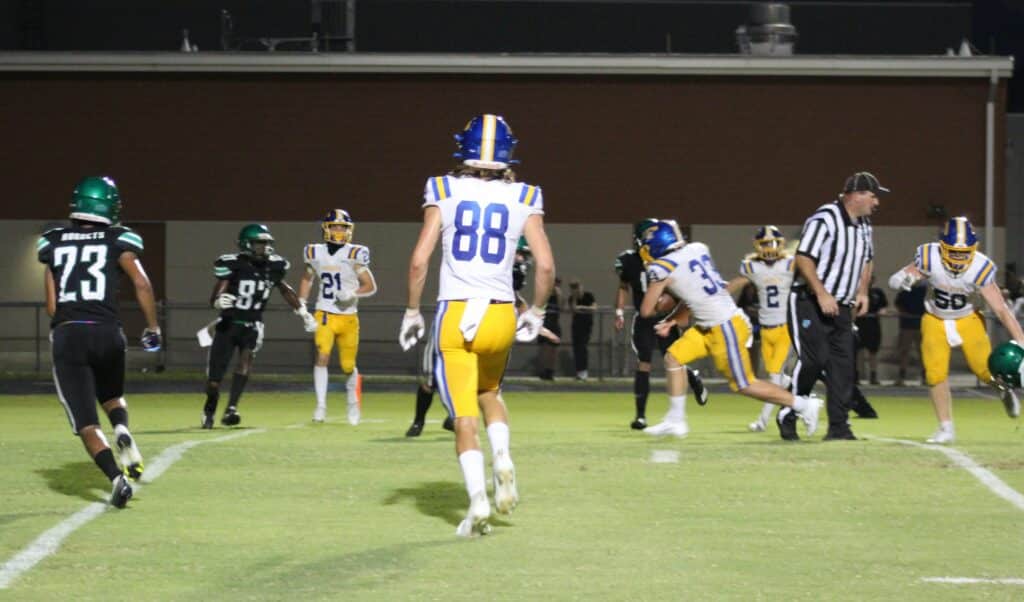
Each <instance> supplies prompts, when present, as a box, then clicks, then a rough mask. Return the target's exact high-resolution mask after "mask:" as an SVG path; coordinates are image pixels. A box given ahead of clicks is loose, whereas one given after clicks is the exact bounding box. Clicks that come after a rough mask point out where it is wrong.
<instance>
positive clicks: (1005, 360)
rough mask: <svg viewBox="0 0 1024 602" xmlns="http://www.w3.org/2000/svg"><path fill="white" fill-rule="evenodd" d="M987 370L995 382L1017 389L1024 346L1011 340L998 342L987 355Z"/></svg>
mask: <svg viewBox="0 0 1024 602" xmlns="http://www.w3.org/2000/svg"><path fill="white" fill-rule="evenodd" d="M988 370H989V372H991V373H992V377H993V378H994V379H996V381H997V382H999V383H1001V384H1003V385H1006V386H1009V387H1013V388H1015V389H1019V388H1020V386H1021V372H1022V370H1024V348H1022V347H1021V346H1020V345H1018V344H1016V343H1015V342H1012V341H1008V342H1006V343H1002V344H1000V345H999V346H997V347H996V348H995V349H993V350H992V353H991V354H990V355H989V356H988Z"/></svg>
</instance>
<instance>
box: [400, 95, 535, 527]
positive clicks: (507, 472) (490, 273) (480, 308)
mask: <svg viewBox="0 0 1024 602" xmlns="http://www.w3.org/2000/svg"><path fill="white" fill-rule="evenodd" d="M456 140H457V141H458V143H459V152H458V153H457V154H456V157H459V158H461V159H462V160H463V163H462V165H460V166H459V167H458V168H456V169H455V170H454V171H453V172H452V173H451V174H449V175H446V176H438V177H435V178H430V179H429V180H427V184H426V191H425V193H424V202H423V208H424V210H423V228H422V230H421V231H420V235H419V240H417V242H416V247H415V248H414V249H413V252H412V258H411V259H410V262H409V298H408V307H407V309H406V312H405V317H404V318H403V320H402V326H401V329H400V331H399V343H400V344H401V345H402V347H403V349H406V350H408V349H411V348H412V347H413V346H414V345H415V343H416V341H417V340H418V339H419V338H420V337H421V336H422V335H423V331H424V325H423V318H422V316H421V315H420V312H419V306H420V299H421V297H422V295H423V285H424V282H425V280H426V277H427V270H428V266H429V262H430V255H431V254H432V253H433V251H434V247H436V246H437V241H438V239H441V241H442V248H443V254H442V257H441V280H440V290H439V294H438V306H437V317H436V319H435V320H434V337H435V338H434V340H435V342H436V343H435V344H436V347H437V352H436V353H435V360H434V362H435V364H434V378H435V379H436V382H437V388H438V392H439V393H440V395H441V402H442V403H444V405H445V407H446V408H447V410H448V412H449V413H450V414H452V415H454V416H455V451H456V453H457V454H458V457H459V464H460V466H461V467H462V473H463V477H464V478H465V481H466V491H467V493H468V494H469V499H470V506H469V511H468V513H467V515H466V518H465V520H463V521H462V523H460V524H459V527H458V529H456V535H459V536H464V537H469V536H473V535H480V534H483V533H486V532H487V531H488V530H489V527H488V524H487V521H488V518H489V517H490V514H491V506H490V502H489V501H488V499H487V488H486V485H485V482H484V478H485V473H484V460H483V454H482V453H481V451H480V443H479V441H478V439H477V417H478V416H479V414H480V411H481V410H482V411H483V415H484V422H485V423H486V425H487V436H488V439H489V440H490V444H491V453H492V469H493V475H494V484H495V487H494V503H495V506H496V508H497V510H498V512H501V513H508V512H511V511H512V509H513V508H514V507H515V505H516V503H517V501H518V499H519V496H518V493H517V491H516V486H515V468H514V466H513V464H512V458H511V455H510V452H509V428H508V411H507V409H506V407H505V403H504V401H502V399H501V395H500V387H501V379H502V377H503V376H504V374H505V366H506V364H507V363H508V355H509V349H510V348H511V347H512V342H513V340H521V341H528V340H533V339H535V338H536V337H537V333H538V332H539V331H540V327H541V324H542V322H543V317H544V303H545V301H546V300H547V298H548V295H549V294H550V293H551V287H552V284H553V281H554V272H555V268H554V261H553V259H552V257H551V247H550V245H549V244H548V239H547V236H546V235H545V233H544V222H543V217H542V216H543V213H544V210H543V207H544V199H543V195H542V194H541V190H540V188H538V187H536V186H531V185H529V184H523V183H519V182H516V181H515V177H514V174H513V173H512V172H511V170H509V165H510V163H511V162H512V150H513V148H514V146H515V143H516V140H515V138H513V137H512V131H511V129H510V128H509V127H508V124H506V123H505V121H504V119H502V118H501V117H499V116H496V115H480V116H478V117H474V118H473V119H472V120H471V121H470V122H469V123H468V124H467V125H466V128H465V130H464V131H463V132H462V133H461V134H459V135H457V136H456ZM520 235H525V236H526V242H527V244H529V246H530V250H531V251H532V253H533V258H534V266H535V272H534V290H533V295H534V298H533V307H531V308H530V309H527V310H526V311H525V312H523V313H522V314H521V315H520V317H519V327H520V329H519V334H517V323H516V322H517V320H516V310H515V303H514V302H515V299H516V295H515V292H514V291H513V287H512V266H513V262H514V260H515V252H516V242H517V241H518V240H519V237H520Z"/></svg>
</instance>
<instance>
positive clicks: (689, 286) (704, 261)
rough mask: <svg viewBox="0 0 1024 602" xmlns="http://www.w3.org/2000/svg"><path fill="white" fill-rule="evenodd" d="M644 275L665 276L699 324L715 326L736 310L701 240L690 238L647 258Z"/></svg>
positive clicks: (650, 277)
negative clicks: (672, 249) (665, 252)
mask: <svg viewBox="0 0 1024 602" xmlns="http://www.w3.org/2000/svg"><path fill="white" fill-rule="evenodd" d="M647 278H648V280H650V281H651V282H661V281H662V280H665V279H666V278H667V279H668V284H667V288H668V290H669V292H671V293H672V295H673V296H675V297H676V298H677V299H680V300H682V302H683V303H684V304H686V306H687V307H689V308H690V315H691V318H692V319H693V321H694V323H695V324H696V325H697V326H700V327H701V328H710V327H712V326H718V325H719V324H722V323H724V322H726V321H728V320H729V319H730V318H732V317H733V315H735V314H736V312H737V311H738V308H737V307H736V302H735V301H733V299H732V295H730V294H729V292H728V291H727V290H726V283H725V281H724V280H722V276H721V274H719V273H718V269H716V268H715V263H714V261H712V260H711V251H710V250H709V249H708V247H707V245H705V244H704V243H700V242H691V243H689V244H687V245H686V246H684V247H683V248H681V249H676V250H675V251H672V252H670V253H668V254H667V255H664V256H662V257H659V258H657V259H655V260H653V261H651V262H649V263H648V264H647Z"/></svg>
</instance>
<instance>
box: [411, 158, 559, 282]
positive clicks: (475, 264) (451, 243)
mask: <svg viewBox="0 0 1024 602" xmlns="http://www.w3.org/2000/svg"><path fill="white" fill-rule="evenodd" d="M423 206H424V207H430V206H435V207H437V208H438V209H440V210H441V241H442V248H443V253H444V255H443V257H442V259H441V283H440V288H439V290H438V295H437V300H438V301H452V300H456V299H472V298H476V297H483V298H489V299H493V300H496V301H515V292H513V290H512V264H513V263H514V261H515V254H516V245H517V244H518V242H519V237H520V236H521V235H522V233H523V226H524V224H525V223H526V218H528V217H530V216H531V215H543V213H544V199H543V196H542V194H541V190H540V187H538V186H531V185H529V184H524V183H522V182H505V181H502V180H482V179H479V178H473V177H468V176H461V177H457V176H439V177H436V178H430V179H429V180H427V185H426V190H425V191H424V193H423Z"/></svg>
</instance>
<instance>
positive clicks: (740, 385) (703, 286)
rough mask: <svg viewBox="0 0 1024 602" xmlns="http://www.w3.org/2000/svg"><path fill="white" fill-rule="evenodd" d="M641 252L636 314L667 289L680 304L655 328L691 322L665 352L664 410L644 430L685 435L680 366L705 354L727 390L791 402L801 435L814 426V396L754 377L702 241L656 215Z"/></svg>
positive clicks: (650, 310)
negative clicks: (641, 286)
mask: <svg viewBox="0 0 1024 602" xmlns="http://www.w3.org/2000/svg"><path fill="white" fill-rule="evenodd" d="M640 252H641V256H644V257H645V258H648V259H649V260H648V262H647V279H648V281H649V283H650V284H648V286H647V293H646V294H645V295H644V300H643V304H642V305H641V306H640V315H642V316H652V315H654V312H655V308H656V306H657V303H658V298H659V297H661V295H662V293H664V292H668V293H670V294H671V295H672V296H673V297H675V298H676V299H679V300H680V301H681V303H680V304H679V305H678V306H677V307H676V309H675V310H674V311H673V313H672V314H670V315H669V317H667V318H665V320H663V321H662V322H661V323H659V325H658V327H657V332H658V333H659V334H665V333H667V332H668V330H669V329H670V328H671V327H672V326H673V325H674V324H673V323H674V322H676V321H677V320H679V319H682V317H684V316H685V314H687V313H688V314H689V317H690V321H691V322H692V323H693V326H692V327H691V328H690V329H688V330H687V331H686V332H685V333H683V336H682V337H680V338H679V340H677V341H676V342H675V343H673V344H672V346H671V347H669V349H668V353H667V354H665V372H666V384H667V387H668V396H669V411H668V414H667V415H666V416H665V420H664V422H662V423H661V424H657V425H654V426H649V427H647V428H646V429H644V432H645V433H648V434H651V435H675V436H677V437H685V436H686V434H687V433H688V432H689V427H688V426H687V424H686V381H685V379H684V378H683V368H684V367H685V366H686V364H688V363H689V362H692V361H695V360H698V359H700V358H702V357H706V356H708V355H710V356H711V358H712V359H713V360H714V363H715V367H716V368H718V371H719V372H721V373H722V374H723V375H724V376H725V377H726V379H727V380H728V381H729V386H730V387H731V388H732V390H733V391H739V392H740V393H742V394H744V395H746V396H748V397H753V398H755V399H760V400H761V401H764V402H769V403H773V404H775V405H780V406H786V407H791V408H792V409H793V410H794V411H796V413H797V414H799V415H800V416H801V418H803V420H804V423H805V424H806V426H807V434H808V435H811V434H813V433H814V431H815V429H817V424H818V410H819V408H820V400H818V399H814V398H809V397H796V396H794V395H793V394H792V393H790V392H789V391H786V390H785V389H783V388H781V387H779V386H778V385H776V384H773V383H770V382H765V381H760V380H757V379H756V378H755V377H754V373H753V370H751V367H750V356H749V355H748V353H747V347H748V346H749V345H750V339H751V335H752V332H751V328H750V321H749V320H748V319H747V315H746V314H745V313H743V311H742V310H740V309H739V308H738V307H736V303H735V302H734V301H733V299H732V296H731V295H730V294H729V293H728V292H727V291H726V287H727V286H728V285H727V284H726V283H725V282H723V281H722V277H721V276H720V275H719V273H718V270H717V269H716V268H715V264H714V261H712V259H711V252H710V251H709V250H708V247H707V245H705V244H703V243H699V242H694V243H689V244H687V242H686V240H684V239H683V235H682V234H681V233H680V231H679V227H678V226H677V225H676V223H675V222H674V221H671V220H662V221H659V222H658V224H657V226H655V227H654V228H650V229H648V230H647V231H646V232H645V233H644V245H643V247H641V250H640Z"/></svg>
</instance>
